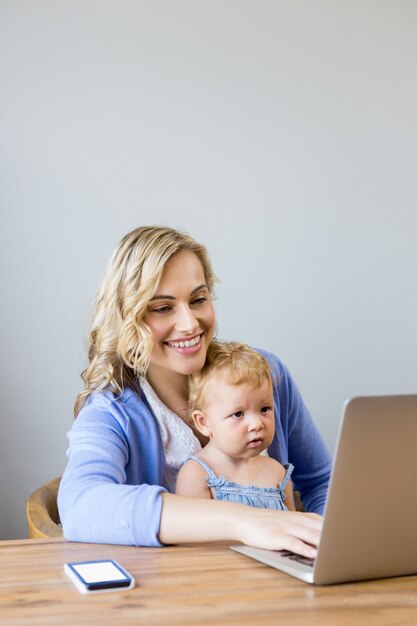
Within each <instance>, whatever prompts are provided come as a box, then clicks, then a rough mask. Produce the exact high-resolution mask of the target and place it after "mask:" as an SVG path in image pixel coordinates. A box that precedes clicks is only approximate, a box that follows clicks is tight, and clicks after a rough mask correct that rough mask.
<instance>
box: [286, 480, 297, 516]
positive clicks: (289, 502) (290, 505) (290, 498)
mask: <svg viewBox="0 0 417 626" xmlns="http://www.w3.org/2000/svg"><path fill="white" fill-rule="evenodd" d="M284 493H285V506H286V507H287V509H288V510H289V511H295V510H296V509H295V503H294V491H293V488H292V481H291V480H289V481H288V483H287V486H286V487H285V489H284Z"/></svg>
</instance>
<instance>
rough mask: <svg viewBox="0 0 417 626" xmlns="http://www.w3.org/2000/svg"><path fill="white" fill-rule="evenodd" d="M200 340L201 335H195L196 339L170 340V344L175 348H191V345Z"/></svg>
mask: <svg viewBox="0 0 417 626" xmlns="http://www.w3.org/2000/svg"><path fill="white" fill-rule="evenodd" d="M199 341H200V335H198V337H194V339H187V340H186V341H170V342H169V345H170V346H174V348H190V347H191V346H195V345H197V344H198V342H199Z"/></svg>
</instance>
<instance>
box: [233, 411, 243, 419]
mask: <svg viewBox="0 0 417 626" xmlns="http://www.w3.org/2000/svg"><path fill="white" fill-rule="evenodd" d="M233 417H237V418H240V417H243V411H236V413H233Z"/></svg>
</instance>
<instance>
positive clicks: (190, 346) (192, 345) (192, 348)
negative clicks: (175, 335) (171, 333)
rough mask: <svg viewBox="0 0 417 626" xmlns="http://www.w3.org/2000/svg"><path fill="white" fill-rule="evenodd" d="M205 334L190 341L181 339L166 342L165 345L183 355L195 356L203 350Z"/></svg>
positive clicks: (191, 338)
mask: <svg viewBox="0 0 417 626" xmlns="http://www.w3.org/2000/svg"><path fill="white" fill-rule="evenodd" d="M203 335H204V333H200V334H199V335H196V336H195V337H190V339H179V340H177V341H164V345H166V346H168V348H172V349H173V350H175V351H176V352H180V353H181V354H194V353H195V352H198V350H199V349H200V348H201V344H202V339H203Z"/></svg>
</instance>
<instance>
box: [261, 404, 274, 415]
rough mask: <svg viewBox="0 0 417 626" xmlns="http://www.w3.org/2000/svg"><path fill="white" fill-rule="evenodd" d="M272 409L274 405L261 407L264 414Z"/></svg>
mask: <svg viewBox="0 0 417 626" xmlns="http://www.w3.org/2000/svg"><path fill="white" fill-rule="evenodd" d="M270 411H272V406H263V407H262V408H261V413H262V415H267V414H268V413H269V412H270Z"/></svg>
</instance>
